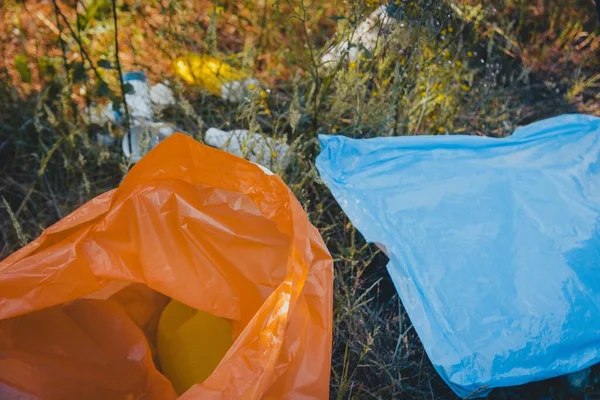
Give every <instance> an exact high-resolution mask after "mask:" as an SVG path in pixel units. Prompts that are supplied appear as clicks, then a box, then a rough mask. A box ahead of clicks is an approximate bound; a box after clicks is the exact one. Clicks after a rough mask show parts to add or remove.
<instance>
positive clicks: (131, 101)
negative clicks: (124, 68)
mask: <svg viewBox="0 0 600 400" xmlns="http://www.w3.org/2000/svg"><path fill="white" fill-rule="evenodd" d="M123 82H124V83H125V84H126V85H131V88H132V91H131V92H126V94H125V100H126V101H127V107H128V108H129V116H130V117H131V120H132V122H133V123H134V124H140V123H144V122H150V121H152V120H153V119H154V113H153V112H152V102H151V101H150V88H149V87H148V79H147V78H146V74H145V73H144V72H143V71H133V72H126V73H125V74H124V75H123Z"/></svg>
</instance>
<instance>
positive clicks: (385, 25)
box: [321, 5, 396, 70]
mask: <svg viewBox="0 0 600 400" xmlns="http://www.w3.org/2000/svg"><path fill="white" fill-rule="evenodd" d="M387 10H388V8H387V6H385V5H381V6H379V7H378V8H377V9H375V11H373V12H372V13H371V15H369V17H368V18H367V19H366V20H364V21H363V22H361V23H360V24H359V25H358V26H357V27H356V30H352V32H351V33H350V35H349V37H348V38H346V39H344V40H343V41H341V42H339V43H337V44H336V45H335V46H333V47H332V48H330V49H329V50H328V51H327V52H326V53H325V54H324V55H323V56H322V57H321V64H322V65H323V68H324V69H325V70H327V69H331V68H334V67H335V66H336V65H337V64H338V63H339V62H340V60H342V59H344V60H345V61H348V62H352V61H356V60H357V58H358V54H359V53H360V51H361V49H362V48H364V49H366V50H368V51H373V50H375V47H376V45H377V41H381V40H384V39H385V36H386V33H387V31H389V30H391V27H392V25H393V24H394V23H395V22H396V19H394V18H393V17H391V16H390V15H389V14H388V11H387Z"/></svg>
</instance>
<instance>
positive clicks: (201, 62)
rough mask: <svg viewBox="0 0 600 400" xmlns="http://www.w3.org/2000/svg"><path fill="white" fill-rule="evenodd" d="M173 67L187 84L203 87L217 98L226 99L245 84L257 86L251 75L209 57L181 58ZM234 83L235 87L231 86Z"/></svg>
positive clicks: (197, 55)
mask: <svg viewBox="0 0 600 400" xmlns="http://www.w3.org/2000/svg"><path fill="white" fill-rule="evenodd" d="M173 67H174V69H175V73H176V74H177V75H179V76H180V77H181V78H182V79H183V80H185V81H186V82H187V83H189V84H192V85H198V86H201V87H203V88H205V89H206V90H207V91H208V92H209V93H211V94H213V95H215V96H220V97H226V96H227V94H228V92H230V91H232V90H234V89H238V91H239V90H241V89H243V88H242V87H241V86H242V85H244V84H246V85H252V84H255V83H253V82H254V80H251V79H250V78H251V77H250V76H249V75H247V74H244V73H242V72H241V71H238V70H236V69H235V68H233V67H232V66H231V65H229V64H227V63H226V62H223V61H221V60H219V59H218V58H216V57H212V56H208V55H201V54H189V55H186V56H183V57H179V58H177V59H175V61H174V63H173ZM234 82H235V85H231V83H234ZM227 84H230V85H227ZM224 85H225V89H224ZM234 86H235V87H234ZM251 88H252V86H250V89H251Z"/></svg>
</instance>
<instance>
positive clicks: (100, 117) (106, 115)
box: [88, 102, 119, 125]
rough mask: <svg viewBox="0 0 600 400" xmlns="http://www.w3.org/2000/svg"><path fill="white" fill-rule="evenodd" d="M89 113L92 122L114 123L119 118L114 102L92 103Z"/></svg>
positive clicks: (98, 123) (101, 123) (99, 123)
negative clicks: (114, 108)
mask: <svg viewBox="0 0 600 400" xmlns="http://www.w3.org/2000/svg"><path fill="white" fill-rule="evenodd" d="M88 113H89V114H88V115H89V117H90V122H91V123H92V124H97V125H104V124H107V123H109V122H112V123H113V124H114V123H116V122H117V120H118V119H119V113H118V112H117V111H114V110H113V106H112V102H111V103H108V104H100V105H98V104H96V103H92V104H90V107H89V109H88Z"/></svg>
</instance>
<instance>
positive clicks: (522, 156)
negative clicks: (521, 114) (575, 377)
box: [317, 115, 600, 397]
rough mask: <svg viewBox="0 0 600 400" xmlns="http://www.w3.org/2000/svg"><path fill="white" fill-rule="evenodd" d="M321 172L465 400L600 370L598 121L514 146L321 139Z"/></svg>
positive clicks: (549, 131) (479, 141)
mask: <svg viewBox="0 0 600 400" xmlns="http://www.w3.org/2000/svg"><path fill="white" fill-rule="evenodd" d="M320 140H321V146H322V152H321V154H320V155H319V157H318V159H317V167H318V170H319V172H320V174H321V176H322V178H323V180H324V181H325V183H326V184H327V186H328V187H329V188H330V189H331V191H332V193H333V195H334V196H335V198H336V199H337V201H338V202H339V204H340V205H341V206H342V208H343V209H344V211H345V212H346V213H347V215H348V216H349V218H350V219H351V220H352V222H353V223H354V224H355V226H356V227H357V229H359V230H360V231H361V232H362V233H363V234H364V236H365V237H366V239H367V240H368V241H370V242H375V243H381V244H383V245H384V246H385V248H386V249H387V250H386V251H387V253H388V254H389V257H390V261H389V264H388V270H389V272H390V275H391V277H392V279H393V281H394V284H395V286H396V289H397V291H398V293H399V294H400V297H401V299H402V302H403V304H404V306H405V307H406V309H407V311H408V314H409V316H410V319H411V321H412V323H413V325H414V327H415V329H416V332H417V333H418V335H419V337H420V338H421V340H422V342H423V345H424V347H425V350H426V352H427V354H428V355H429V358H430V359H431V361H432V363H433V364H434V366H435V368H436V369H437V371H438V372H439V374H440V375H441V376H442V378H443V379H444V380H445V381H446V382H447V383H448V384H449V385H450V386H451V387H452V389H453V390H454V391H455V392H456V393H457V394H458V395H460V396H462V397H465V396H469V395H470V394H471V393H472V392H474V391H477V390H478V389H480V388H482V389H480V391H479V392H478V395H481V396H482V395H485V394H486V392H488V391H489V390H490V389H491V388H494V387H500V386H511V385H519V384H523V383H526V382H530V381H534V380H542V379H545V378H550V377H554V376H557V375H561V374H565V373H569V372H574V371H577V370H580V369H583V368H585V367H587V366H590V365H592V364H595V363H598V362H600V119H599V118H595V117H592V116H585V115H563V116H560V117H556V118H551V119H548V120H543V121H540V122H538V123H535V124H532V125H529V126H526V127H523V128H520V129H518V130H516V131H515V132H514V134H513V135H512V136H511V137H508V138H504V139H494V138H485V137H475V136H420V137H388V138H376V139H366V140H353V139H349V138H344V137H339V136H321V138H320Z"/></svg>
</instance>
